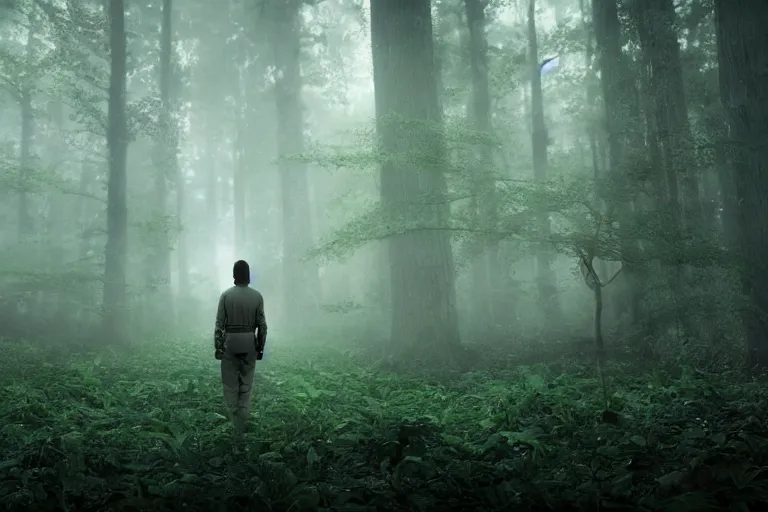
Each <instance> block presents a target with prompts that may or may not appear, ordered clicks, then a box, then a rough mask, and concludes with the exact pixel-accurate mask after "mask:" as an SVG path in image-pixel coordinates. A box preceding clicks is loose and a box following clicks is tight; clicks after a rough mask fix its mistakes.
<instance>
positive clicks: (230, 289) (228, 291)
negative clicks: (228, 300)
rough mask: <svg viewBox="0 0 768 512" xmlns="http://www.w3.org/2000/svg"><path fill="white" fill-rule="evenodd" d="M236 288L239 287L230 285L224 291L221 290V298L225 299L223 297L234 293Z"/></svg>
mask: <svg viewBox="0 0 768 512" xmlns="http://www.w3.org/2000/svg"><path fill="white" fill-rule="evenodd" d="M235 288H237V286H230V287H229V288H227V289H226V290H224V291H223V292H221V297H220V298H222V299H223V298H224V297H226V296H227V295H230V294H231V293H232V290H234V289H235Z"/></svg>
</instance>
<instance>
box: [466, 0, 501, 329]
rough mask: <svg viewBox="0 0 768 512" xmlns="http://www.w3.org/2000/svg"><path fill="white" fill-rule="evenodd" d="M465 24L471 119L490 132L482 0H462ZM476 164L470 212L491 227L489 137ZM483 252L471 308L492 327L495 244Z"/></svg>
mask: <svg viewBox="0 0 768 512" xmlns="http://www.w3.org/2000/svg"><path fill="white" fill-rule="evenodd" d="M464 4H465V8H466V16H467V26H468V28H469V41H468V42H469V67H470V72H471V75H472V103H471V109H470V115H471V121H472V123H473V124H474V127H475V129H476V130H477V131H478V132H481V133H485V134H488V135H491V133H492V131H493V128H492V126H491V93H490V88H489V85H488V41H487V38H486V35H485V30H486V16H485V8H486V5H487V2H486V1H485V0H465V2H464ZM477 163H478V167H477V169H476V171H475V173H474V176H472V182H473V188H474V190H473V205H472V210H473V214H474V215H475V217H476V218H477V220H478V222H477V224H478V225H479V226H484V227H486V228H487V229H489V230H492V229H493V226H494V225H495V221H496V218H497V212H496V209H497V200H496V194H495V182H494V181H493V153H492V151H491V145H490V141H489V142H487V143H482V144H481V145H480V146H479V147H478V148H477ZM483 245H484V247H483V253H482V254H481V255H480V256H479V257H478V258H477V259H476V260H475V261H473V262H472V286H473V288H474V290H473V295H474V297H473V302H474V306H475V310H474V312H473V316H474V321H475V323H476V325H479V326H484V327H485V328H486V330H487V331H489V332H490V331H492V330H493V329H494V328H495V326H496V325H497V323H498V321H497V319H496V311H495V308H494V306H495V304H496V301H495V296H496V294H495V293H494V286H493V284H492V283H493V282H494V280H493V278H492V277H491V276H494V275H500V274H499V270H500V269H499V268H498V266H499V258H498V251H499V244H498V241H496V240H493V239H491V240H483Z"/></svg>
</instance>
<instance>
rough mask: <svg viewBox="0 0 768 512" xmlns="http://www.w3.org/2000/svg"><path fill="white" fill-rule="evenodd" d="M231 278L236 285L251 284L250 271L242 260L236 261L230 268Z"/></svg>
mask: <svg viewBox="0 0 768 512" xmlns="http://www.w3.org/2000/svg"><path fill="white" fill-rule="evenodd" d="M232 277H233V278H234V279H235V284H236V285H241V286H243V285H247V284H251V269H250V267H249V266H248V263H247V262H245V261H243V260H238V261H236V262H235V265H234V267H232Z"/></svg>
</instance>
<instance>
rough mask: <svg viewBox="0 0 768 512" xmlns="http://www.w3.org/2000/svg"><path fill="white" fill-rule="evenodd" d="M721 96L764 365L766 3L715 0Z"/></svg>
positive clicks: (744, 278)
mask: <svg viewBox="0 0 768 512" xmlns="http://www.w3.org/2000/svg"><path fill="white" fill-rule="evenodd" d="M715 23H716V27H717V50H718V61H719V66H720V67H719V78H720V96H721V100H722V103H723V107H724V109H725V114H726V119H727V121H728V126H729V129H730V137H729V138H730V140H729V141H728V142H729V144H728V145H727V148H728V161H729V162H730V164H731V167H732V170H733V173H734V181H735V185H736V186H735V188H736V197H737V199H738V202H737V204H738V208H739V210H738V223H739V230H738V235H739V242H740V243H739V249H740V252H741V254H740V255H739V256H740V257H739V258H737V261H738V264H739V270H740V274H741V283H742V287H743V290H744V293H745V295H746V296H747V297H748V298H749V299H750V302H751V304H750V307H748V308H745V309H744V310H743V311H742V318H743V322H744V329H745V332H746V336H747V343H748V347H749V362H750V364H751V365H752V366H754V367H760V368H765V367H767V366H768V319H767V318H766V314H767V313H768V258H766V256H765V255H766V253H768V201H766V197H768V73H766V70H768V31H766V27H768V4H767V3H766V2H763V1H762V0H727V1H726V0H715Z"/></svg>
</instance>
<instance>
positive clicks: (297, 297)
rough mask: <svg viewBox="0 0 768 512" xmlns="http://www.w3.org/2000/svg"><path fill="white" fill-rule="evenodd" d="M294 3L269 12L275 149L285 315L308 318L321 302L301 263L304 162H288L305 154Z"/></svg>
mask: <svg viewBox="0 0 768 512" xmlns="http://www.w3.org/2000/svg"><path fill="white" fill-rule="evenodd" d="M299 8H300V3H299V1H298V0H277V2H276V3H275V5H274V8H273V13H274V18H273V34H272V36H273V40H272V45H273V50H274V58H275V61H274V62H275V68H276V70H277V72H276V76H277V79H276V81H275V103H276V106H277V131H278V132H277V147H278V153H279V157H280V161H279V167H278V168H279V172H280V180H281V182H280V188H281V192H282V194H281V195H282V212H283V290H284V293H283V315H284V317H285V319H286V320H287V319H288V318H291V317H293V316H294V315H295V314H297V313H298V311H301V312H302V314H306V313H307V311H308V309H307V308H310V309H312V308H315V307H317V305H318V304H319V303H320V301H321V297H320V278H319V276H318V272H317V266H316V265H315V264H314V263H311V262H310V263H306V262H302V261H301V260H302V258H303V257H304V256H305V255H306V252H307V251H308V250H309V249H310V248H311V247H312V244H313V240H312V209H311V206H310V204H309V200H310V197H309V183H308V179H307V168H306V165H305V164H304V163H301V162H297V161H295V160H293V161H292V160H291V159H292V158H295V157H296V156H297V155H298V154H300V153H302V152H303V151H304V112H303V110H304V105H303V102H302V98H301V90H302V79H301V63H300V58H301V34H300V30H301V21H300V16H299V14H300V13H299Z"/></svg>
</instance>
